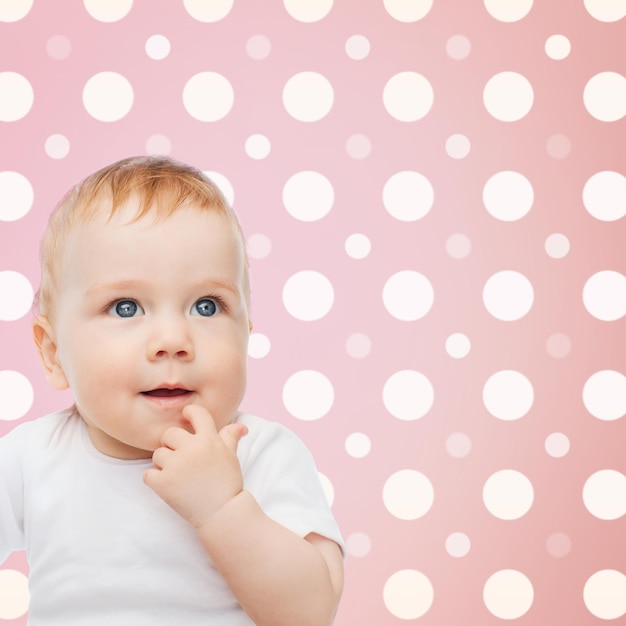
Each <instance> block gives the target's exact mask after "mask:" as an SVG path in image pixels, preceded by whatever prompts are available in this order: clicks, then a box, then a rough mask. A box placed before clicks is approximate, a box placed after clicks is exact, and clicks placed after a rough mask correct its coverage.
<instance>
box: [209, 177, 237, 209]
mask: <svg viewBox="0 0 626 626" xmlns="http://www.w3.org/2000/svg"><path fill="white" fill-rule="evenodd" d="M203 173H204V174H205V175H206V176H208V177H209V178H210V179H211V181H212V182H213V183H214V184H215V185H216V186H217V187H218V189H219V190H220V191H221V192H222V193H223V194H224V197H225V198H226V201H227V202H228V204H229V205H230V206H233V204H234V202H235V190H234V188H233V185H232V183H231V182H230V180H229V179H228V178H226V176H224V174H222V173H220V172H213V171H205V172H203Z"/></svg>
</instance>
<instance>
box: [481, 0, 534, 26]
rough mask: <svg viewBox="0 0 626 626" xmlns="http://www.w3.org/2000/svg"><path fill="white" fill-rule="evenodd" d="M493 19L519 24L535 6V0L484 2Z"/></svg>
mask: <svg viewBox="0 0 626 626" xmlns="http://www.w3.org/2000/svg"><path fill="white" fill-rule="evenodd" d="M484 2H485V8H486V9H487V12H488V13H489V15H491V17H493V18H494V19H496V20H498V21H499V22H518V21H519V20H521V19H524V18H525V17H526V16H527V15H528V13H529V12H530V10H531V9H532V6H533V0H514V1H513V2H511V0H484Z"/></svg>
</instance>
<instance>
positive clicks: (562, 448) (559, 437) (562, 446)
mask: <svg viewBox="0 0 626 626" xmlns="http://www.w3.org/2000/svg"><path fill="white" fill-rule="evenodd" d="M569 447H570V443H569V438H568V436H567V435H564V434H563V433H552V434H551V435H548V436H547V437H546V442H545V448H546V452H547V453H548V454H549V455H550V456H551V457H554V458H555V459H560V458H561V457H564V456H565V455H566V454H567V453H568V452H569Z"/></svg>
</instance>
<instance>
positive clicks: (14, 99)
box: [0, 72, 34, 122]
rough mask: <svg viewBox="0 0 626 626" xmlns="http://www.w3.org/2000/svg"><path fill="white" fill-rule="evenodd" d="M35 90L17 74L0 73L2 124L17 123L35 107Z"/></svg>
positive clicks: (0, 114) (0, 118) (0, 116)
mask: <svg viewBox="0 0 626 626" xmlns="http://www.w3.org/2000/svg"><path fill="white" fill-rule="evenodd" d="M33 100H34V94H33V88H32V87H31V85H30V83H29V82H28V80H27V79H26V78H24V76H22V75H21V74H18V73H17V72H0V122H15V121H17V120H21V119H22V118H23V117H24V116H25V115H27V114H28V112H29V111H30V109H31V107H32V106H33Z"/></svg>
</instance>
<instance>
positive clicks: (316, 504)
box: [238, 415, 345, 553]
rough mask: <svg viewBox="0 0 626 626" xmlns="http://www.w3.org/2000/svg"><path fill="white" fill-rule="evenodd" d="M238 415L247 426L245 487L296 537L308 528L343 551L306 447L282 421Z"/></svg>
mask: <svg viewBox="0 0 626 626" xmlns="http://www.w3.org/2000/svg"><path fill="white" fill-rule="evenodd" d="M238 421H240V422H241V423H244V424H246V425H247V426H248V428H249V434H248V436H246V437H244V438H243V439H242V440H241V442H240V446H241V448H242V449H241V454H240V456H239V458H240V461H241V465H242V472H243V476H244V488H245V489H247V490H248V491H249V492H250V493H252V495H253V496H254V497H255V499H256V501H257V502H258V503H259V505H260V506H261V508H262V509H263V511H264V512H265V513H266V514H267V515H268V516H269V517H271V518H272V519H273V520H275V521H277V522H278V523H280V524H282V525H283V526H285V527H287V528H289V530H291V531H292V532H294V533H296V534H297V535H299V536H300V537H306V536H307V535H308V534H310V533H317V534H319V535H322V536H323V537H327V538H328V539H331V540H333V541H335V542H336V543H338V544H339V546H340V547H341V549H342V551H344V553H345V547H344V544H343V540H342V538H341V532H340V531H339V527H338V526H337V523H336V522H335V519H334V517H333V514H332V512H331V510H330V507H329V505H328V501H327V499H326V495H325V494H324V490H323V488H322V484H321V482H320V479H319V474H318V472H317V468H316V466H315V462H314V460H313V456H312V455H311V453H310V452H309V450H308V448H307V447H306V446H305V445H304V444H303V443H302V441H301V440H300V439H299V438H298V437H297V436H296V435H295V434H294V433H292V432H291V431H290V430H288V429H287V428H285V427H284V426H281V425H280V424H276V423H272V422H266V421H264V420H259V418H255V417H254V416H248V415H243V416H241V417H240V419H239V420H238ZM248 437H249V438H250V439H248ZM246 439H248V441H246ZM242 444H243V445H242Z"/></svg>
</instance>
